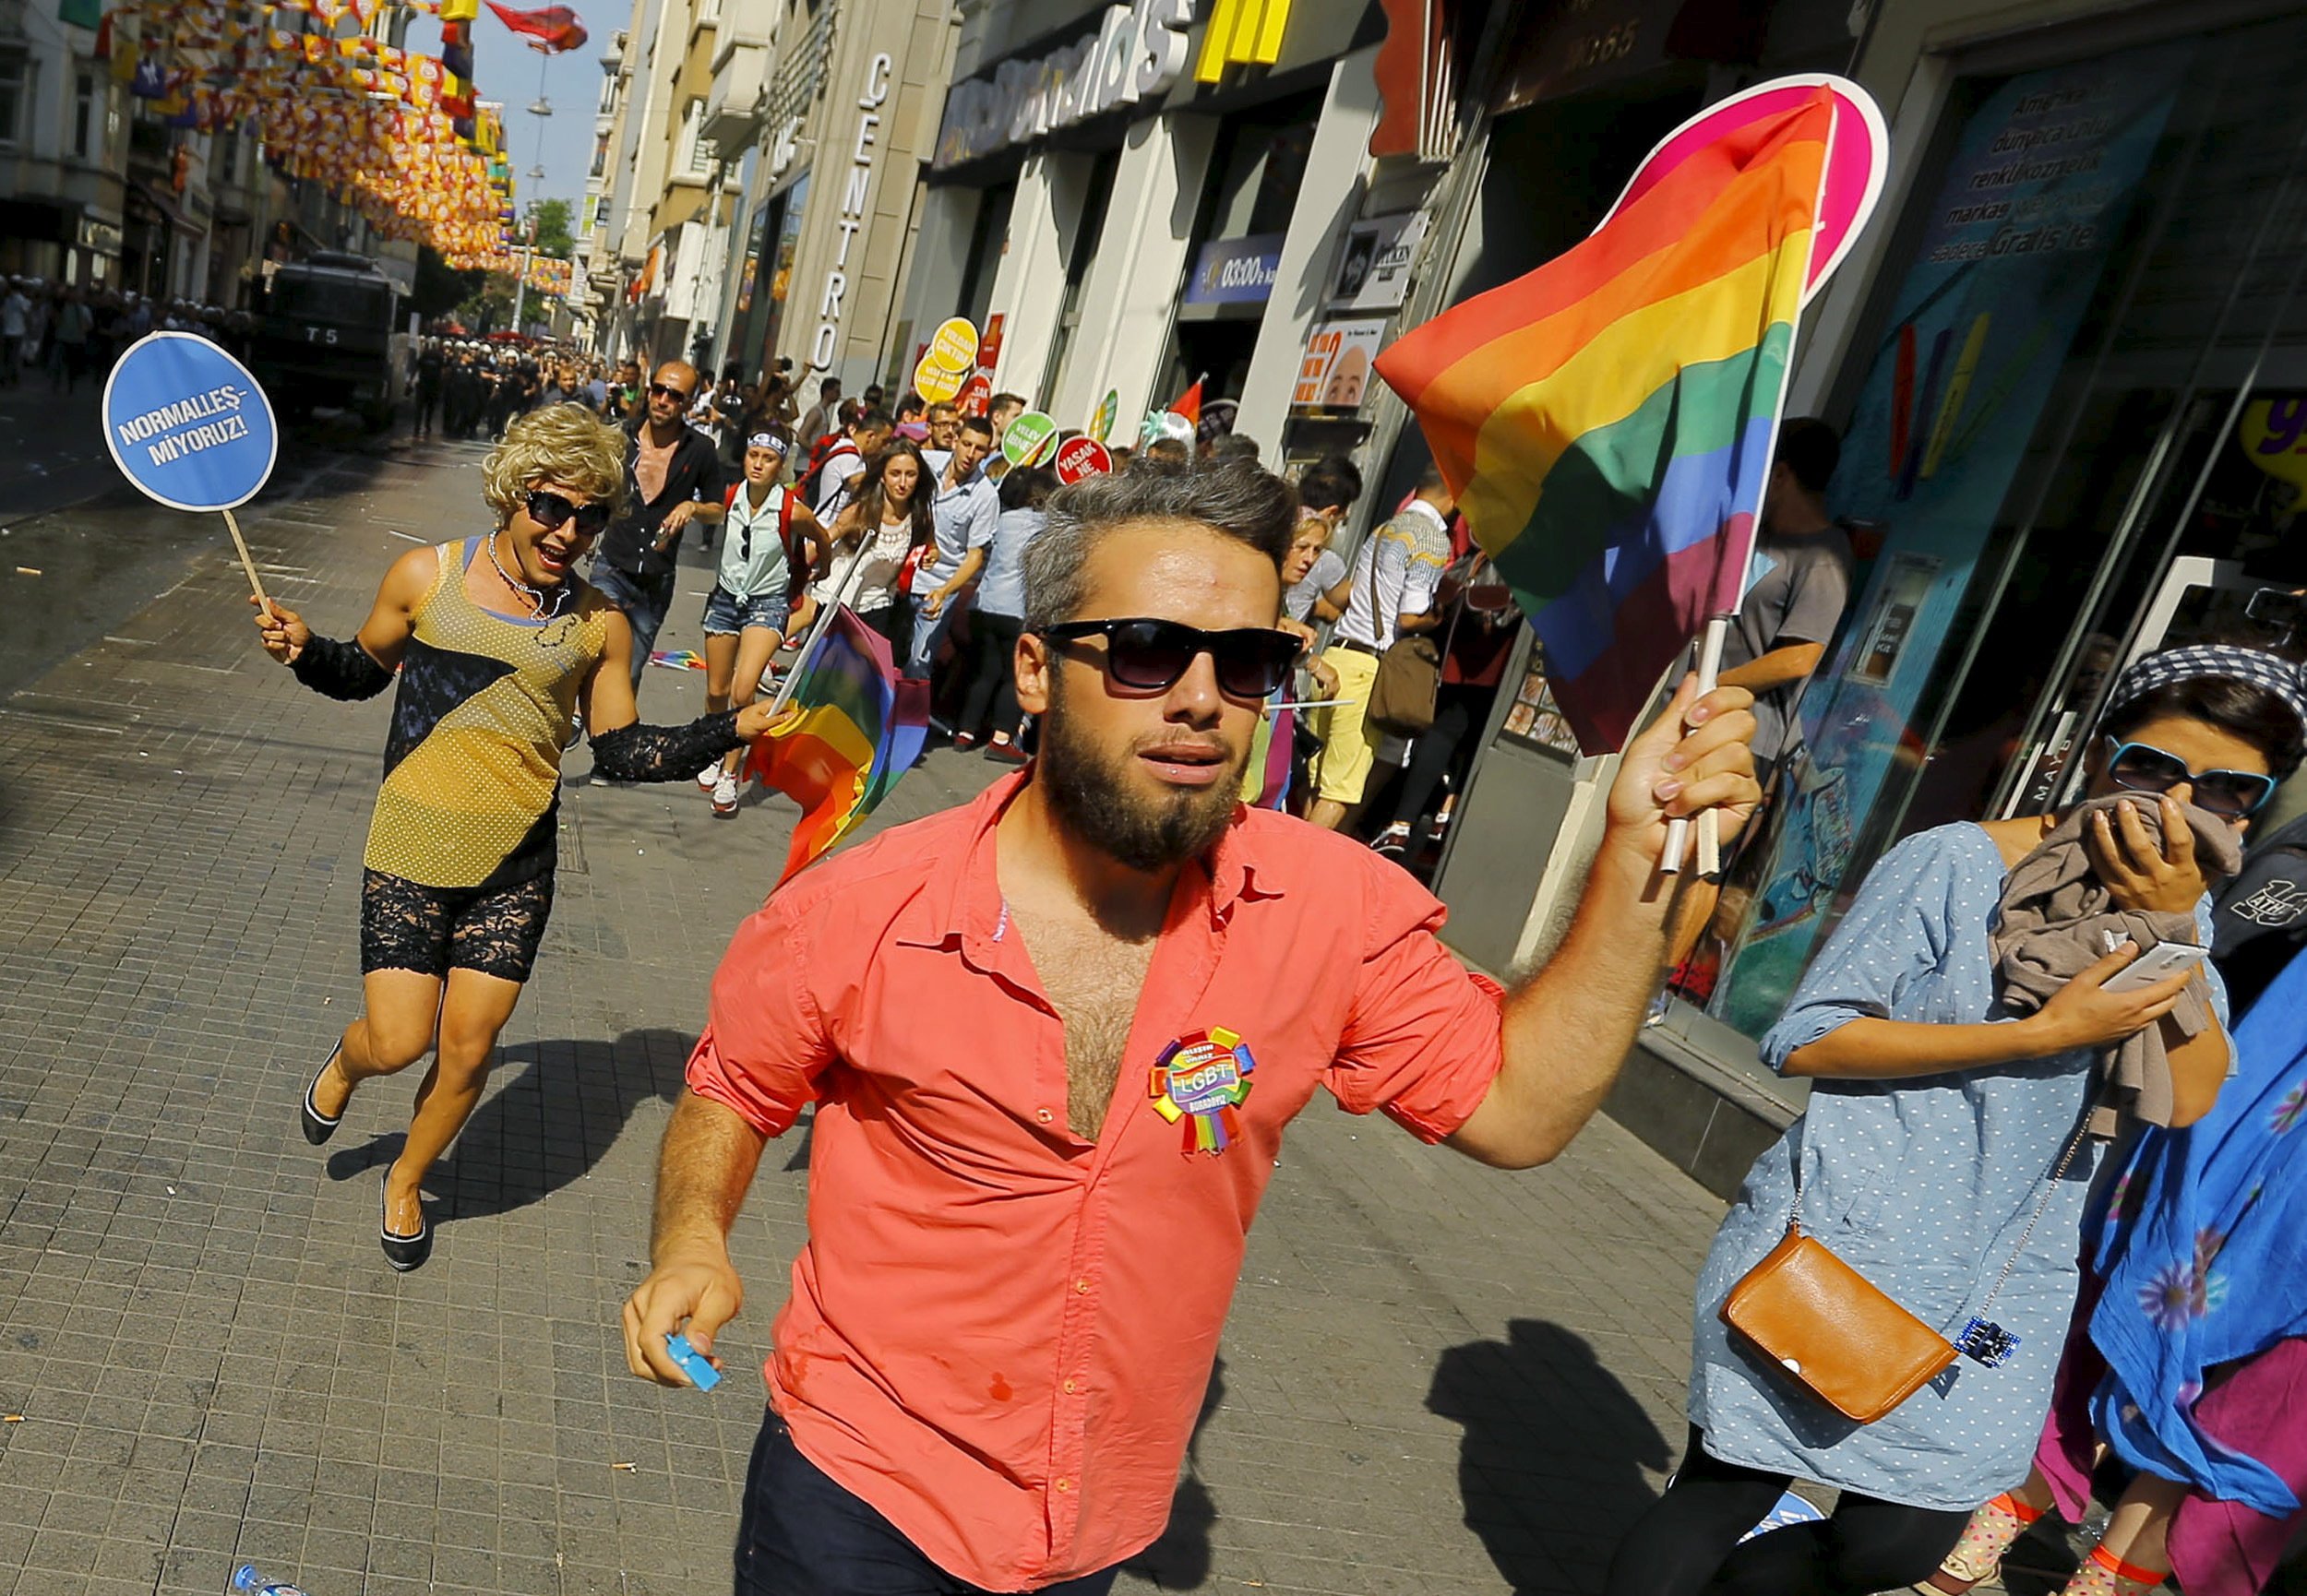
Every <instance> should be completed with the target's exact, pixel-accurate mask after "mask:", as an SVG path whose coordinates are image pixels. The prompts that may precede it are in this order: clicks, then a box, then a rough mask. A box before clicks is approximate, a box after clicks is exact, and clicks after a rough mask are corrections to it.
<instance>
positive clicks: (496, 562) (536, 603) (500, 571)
mask: <svg viewBox="0 0 2307 1596" xmlns="http://www.w3.org/2000/svg"><path fill="white" fill-rule="evenodd" d="M484 547H486V548H487V550H488V552H489V564H490V565H492V566H496V574H497V575H498V576H500V577H502V578H504V579H505V585H506V586H507V587H508V588H510V589H511V590H513V591H514V592H516V593H519V594H520V596H521V597H522V598H524V599H526V600H528V601H529V607H530V608H531V609H532V610H534V611H535V612H536V613H537V617H538V619H540V620H543V619H544V618H546V617H548V616H551V615H554V614H556V613H559V611H560V607H561V601H563V600H564V599H567V598H568V588H567V587H566V586H562V587H558V588H556V589H554V590H553V598H552V601H550V602H549V603H548V602H547V601H546V600H545V597H544V592H543V591H542V590H538V589H536V588H532V587H531V586H530V585H529V584H528V583H526V582H524V581H522V580H521V579H520V578H519V577H516V576H514V575H513V574H512V573H511V572H510V571H508V570H507V569H506V568H505V562H504V561H502V560H500V559H498V558H497V557H496V534H495V533H494V532H492V533H490V534H489V538H488V541H487V542H486V543H485V544H484Z"/></svg>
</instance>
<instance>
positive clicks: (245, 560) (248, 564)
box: [222, 510, 272, 615]
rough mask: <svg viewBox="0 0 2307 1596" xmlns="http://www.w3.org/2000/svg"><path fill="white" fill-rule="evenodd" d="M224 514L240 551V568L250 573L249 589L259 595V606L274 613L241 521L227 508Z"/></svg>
mask: <svg viewBox="0 0 2307 1596" xmlns="http://www.w3.org/2000/svg"><path fill="white" fill-rule="evenodd" d="M222 514H223V516H224V527H225V530H227V531H229V532H231V533H232V534H233V548H235V549H237V550H239V551H240V568H241V569H242V570H243V571H245V572H246V573H247V574H248V590H249V591H250V592H252V593H254V594H256V595H257V608H258V609H260V610H262V611H263V612H264V613H266V614H268V615H269V614H270V613H272V601H271V599H270V598H269V597H268V596H267V595H266V593H265V590H264V583H263V582H262V581H261V580H259V579H258V578H257V562H256V561H255V560H253V559H251V558H250V557H249V554H248V540H247V539H246V538H244V537H242V536H241V535H240V522H239V521H237V520H235V519H233V512H232V511H230V510H226V511H224V512H222Z"/></svg>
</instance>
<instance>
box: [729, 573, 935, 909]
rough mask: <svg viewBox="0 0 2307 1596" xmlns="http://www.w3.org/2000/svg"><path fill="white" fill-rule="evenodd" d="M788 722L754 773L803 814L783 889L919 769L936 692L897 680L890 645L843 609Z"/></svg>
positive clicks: (761, 746) (753, 760) (763, 745)
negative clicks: (900, 781)
mask: <svg viewBox="0 0 2307 1596" xmlns="http://www.w3.org/2000/svg"><path fill="white" fill-rule="evenodd" d="M787 702H788V708H789V709H794V710H796V711H798V713H795V714H790V715H787V716H786V717H784V718H783V720H781V721H779V722H778V723H777V724H776V725H774V726H772V727H771V728H770V730H769V731H768V732H766V733H764V734H763V735H762V737H761V738H760V740H759V742H757V743H755V744H753V752H752V754H751V755H750V756H747V760H746V763H745V768H746V772H747V774H748V775H750V776H752V777H753V778H754V779H755V780H759V781H761V782H764V783H766V784H767V785H769V786H771V787H774V788H776V789H777V791H779V792H783V794H785V796H786V797H788V798H791V799H792V800H793V801H794V802H795V803H796V804H800V805H801V820H800V823H799V824H798V825H796V826H795V828H794V829H793V848H792V850H791V851H790V852H788V853H787V854H786V855H785V868H784V872H783V874H782V875H779V876H778V877H777V881H778V884H779V885H780V886H783V884H784V883H785V882H786V881H788V880H790V879H791V878H792V877H793V875H794V873H795V871H798V870H799V869H801V868H802V866H804V865H806V864H808V863H809V862H810V861H811V860H814V859H816V858H817V857H818V856H819V855H820V854H822V853H824V852H826V851H827V850H829V849H831V847H832V846H833V844H834V843H836V842H839V841H840V840H842V839H843V837H846V836H848V835H849V833H850V832H851V831H852V830H854V829H855V828H856V826H857V823H858V822H859V821H861V820H863V819H864V818H865V817H866V816H868V815H870V814H872V813H873V810H874V806H875V805H876V804H879V803H880V802H881V800H882V799H884V798H886V797H888V796H889V792H890V789H891V788H892V787H894V786H896V785H897V779H898V778H899V777H901V776H902V775H903V774H904V773H905V772H906V771H908V770H910V769H912V768H913V765H914V760H915V759H917V758H918V757H920V756H921V746H922V744H923V742H924V741H925V740H926V737H927V735H928V731H929V685H928V684H927V683H926V682H909V681H905V680H903V679H902V678H901V677H900V676H899V675H898V673H897V668H896V664H895V662H894V661H892V660H891V657H890V645H889V639H888V638H886V637H882V636H881V635H880V634H879V632H876V631H875V630H874V629H873V628H872V627H870V626H868V625H866V624H865V623H864V622H863V621H860V620H859V619H857V617H856V616H855V614H853V613H850V610H849V608H848V606H847V605H843V606H841V607H839V608H837V609H836V610H835V611H834V613H833V617H832V619H831V622H829V623H828V624H827V626H826V629H825V632H824V634H823V635H822V636H821V637H819V639H818V641H817V646H816V648H815V649H812V650H811V651H810V653H809V655H808V658H807V661H805V662H804V664H803V666H802V675H801V680H800V682H799V684H798V685H796V686H795V688H794V691H793V696H792V697H791V698H790V699H789V700H788V701H787Z"/></svg>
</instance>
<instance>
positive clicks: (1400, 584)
mask: <svg viewBox="0 0 2307 1596" xmlns="http://www.w3.org/2000/svg"><path fill="white" fill-rule="evenodd" d="M1449 567H1450V527H1449V523H1448V522H1446V521H1444V520H1443V519H1442V518H1441V512H1440V510H1437V509H1436V508H1434V506H1431V505H1429V504H1428V503H1427V502H1426V501H1425V500H1424V499H1412V500H1411V501H1410V503H1409V505H1408V506H1407V507H1406V508H1405V509H1404V510H1403V511H1402V513H1401V514H1400V515H1398V516H1396V517H1394V518H1393V519H1392V520H1390V521H1388V522H1387V523H1386V524H1385V525H1384V526H1382V527H1380V528H1379V529H1378V530H1376V531H1374V532H1372V533H1371V534H1370V535H1369V542H1365V543H1364V544H1363V545H1362V546H1361V549H1360V551H1359V552H1358V553H1357V554H1355V556H1354V592H1353V595H1352V596H1351V597H1350V598H1348V599H1347V600H1346V601H1345V619H1343V620H1341V621H1340V622H1339V623H1338V629H1337V634H1336V635H1337V636H1338V637H1342V638H1344V639H1345V640H1346V641H1348V642H1354V643H1361V644H1365V645H1367V646H1368V647H1369V648H1373V649H1379V650H1381V651H1383V650H1385V649H1391V648H1392V647H1393V643H1394V622H1395V620H1396V619H1397V618H1398V617H1400V616H1403V615H1423V614H1424V613H1426V612H1427V611H1428V610H1430V609H1432V608H1433V607H1434V590H1435V588H1437V587H1438V586H1440V582H1441V576H1442V572H1443V571H1445V570H1447V569H1449Z"/></svg>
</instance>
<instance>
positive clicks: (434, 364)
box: [416, 339, 448, 438]
mask: <svg viewBox="0 0 2307 1596" xmlns="http://www.w3.org/2000/svg"><path fill="white" fill-rule="evenodd" d="M447 371H448V362H447V361H446V360H444V359H443V358H442V357H441V352H440V343H439V341H438V340H437V339H425V340H424V353H423V354H420V355H418V356H417V357H416V435H417V436H418V437H421V438H426V437H431V436H432V435H433V428H434V426H435V424H436V423H438V422H439V420H440V393H441V381H442V378H443V376H444V375H446V374H447Z"/></svg>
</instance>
